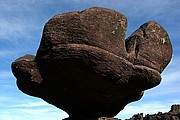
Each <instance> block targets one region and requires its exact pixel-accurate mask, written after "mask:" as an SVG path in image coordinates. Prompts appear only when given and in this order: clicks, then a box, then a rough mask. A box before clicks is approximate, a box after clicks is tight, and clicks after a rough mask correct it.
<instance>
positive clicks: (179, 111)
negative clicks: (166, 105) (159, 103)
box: [126, 104, 180, 120]
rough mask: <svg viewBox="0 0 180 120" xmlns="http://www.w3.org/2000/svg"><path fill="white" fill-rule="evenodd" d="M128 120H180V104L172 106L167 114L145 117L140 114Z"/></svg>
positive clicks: (160, 113) (159, 113)
mask: <svg viewBox="0 0 180 120" xmlns="http://www.w3.org/2000/svg"><path fill="white" fill-rule="evenodd" d="M126 120H180V104H179V105H172V106H171V110H170V111H169V112H167V113H162V112H158V113H157V114H153V115H149V114H147V115H145V117H144V116H143V113H140V114H136V115H134V116H133V117H132V118H130V119H126Z"/></svg>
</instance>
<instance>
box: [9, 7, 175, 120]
mask: <svg viewBox="0 0 180 120" xmlns="http://www.w3.org/2000/svg"><path fill="white" fill-rule="evenodd" d="M126 28H127V20H126V17H125V16H124V15H123V14H121V13H119V12H116V11H113V10H110V9H105V8H99V7H93V8H90V9H87V10H84V11H82V12H79V11H75V12H69V13H64V14H60V15H56V16H55V17H53V18H52V19H50V20H49V21H48V22H47V23H46V25H45V27H44V31H43V36H42V40H41V44H40V47H39V49H38V51H37V55H36V56H32V55H25V56H24V57H21V58H19V59H17V60H16V61H15V62H13V63H12V71H13V74H14V75H15V77H16V78H17V85H18V87H19V89H20V90H21V91H23V92H24V93H26V94H28V95H32V96H36V97H40V98H42V99H44V100H45V101H47V102H48V103H50V104H53V105H55V106H56V107H58V108H60V109H62V110H64V111H66V112H67V113H68V114H69V115H70V117H69V118H68V119H69V120H76V119H78V120H80V119H85V118H86V119H87V118H98V117H113V116H115V115H116V114H117V113H118V112H119V111H121V110H122V109H123V108H124V106H125V105H126V104H128V103H129V102H132V101H136V100H139V99H140V98H141V97H142V95H143V91H144V90H146V89H150V88H152V87H154V86H157V85H158V84H159V83H160V81H161V76H160V73H161V72H162V71H163V70H164V68H165V67H166V66H167V64H168V63H169V61H170V60H171V57H172V46H171V43H170V40H169V37H168V34H167V33H166V31H165V30H164V29H163V28H162V27H161V26H160V25H159V24H158V23H156V22H154V21H149V22H147V23H145V24H143V25H142V26H141V27H140V28H139V29H138V30H136V31H135V32H134V33H133V34H132V35H131V36H130V37H129V38H127V40H125V36H126Z"/></svg>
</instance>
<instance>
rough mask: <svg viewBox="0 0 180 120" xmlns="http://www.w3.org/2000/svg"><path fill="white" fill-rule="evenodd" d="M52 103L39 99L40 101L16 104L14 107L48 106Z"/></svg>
mask: <svg viewBox="0 0 180 120" xmlns="http://www.w3.org/2000/svg"><path fill="white" fill-rule="evenodd" d="M49 105H50V104H48V103H47V102H45V101H39V102H31V103H25V104H19V105H14V106H13V107H45V106H46V107H47V106H49Z"/></svg>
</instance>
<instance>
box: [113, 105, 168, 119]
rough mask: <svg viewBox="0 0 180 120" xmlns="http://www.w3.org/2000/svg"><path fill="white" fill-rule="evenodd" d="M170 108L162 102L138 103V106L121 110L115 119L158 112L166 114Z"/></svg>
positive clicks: (129, 106) (128, 106)
mask: <svg viewBox="0 0 180 120" xmlns="http://www.w3.org/2000/svg"><path fill="white" fill-rule="evenodd" d="M169 110H170V106H167V105H165V104H164V103H162V102H151V103H139V104H133V103H131V104H129V105H127V106H126V107H125V108H124V110H122V111H121V112H120V113H119V114H118V115H117V117H118V118H121V119H125V118H130V117H132V116H133V115H134V114H137V113H143V114H144V115H145V114H155V113H158V112H168V111H169Z"/></svg>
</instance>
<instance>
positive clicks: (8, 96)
mask: <svg viewBox="0 0 180 120" xmlns="http://www.w3.org/2000/svg"><path fill="white" fill-rule="evenodd" d="M92 6H100V7H105V8H110V9H114V10H116V11H119V12H121V13H123V14H124V15H126V17H127V19H128V29H127V36H129V35H130V34H131V33H132V32H133V31H135V30H136V29H138V28H139V26H140V25H142V24H143V23H145V22H147V21H149V20H155V21H157V22H158V23H159V24H161V25H162V26H163V27H164V28H165V29H166V30H167V32H168V34H169V36H170V39H171V42H172V45H173V51H174V52H173V59H172V61H171V63H170V64H169V66H168V67H167V68H166V69H165V71H164V72H163V73H162V78H163V80H162V82H161V84H160V85H159V86H157V87H155V88H153V89H150V90H147V91H146V92H145V94H144V96H143V98H142V99H141V100H139V101H137V102H133V103H130V104H128V105H127V106H126V107H125V108H124V110H123V111H121V112H120V113H119V114H118V115H117V116H116V117H118V118H121V119H124V118H129V117H131V116H132V115H133V114H135V113H139V112H144V113H145V114H147V113H149V114H153V113H156V112H158V111H162V112H167V111H169V109H170V106H171V105H172V104H180V87H179V86H180V42H179V41H178V39H179V38H180V23H179V22H180V7H179V6H180V0H0V60H1V62H0V120H60V119H62V118H65V117H67V116H68V115H67V114H66V113H65V112H63V111H61V110H60V109H58V108H56V107H54V106H52V105H49V104H47V103H46V102H44V101H43V100H41V99H39V98H35V97H31V96H28V95H25V94H23V93H22V92H21V91H19V90H18V88H17V87H16V79H15V78H14V77H13V75H12V73H11V69H10V65H11V63H12V62H13V61H14V60H15V59H16V58H18V57H21V56H23V55H25V54H27V53H28V54H33V55H35V54H36V51H37V49H38V47H39V43H40V40H41V35H42V30H43V27H44V24H45V23H46V22H47V21H48V20H49V19H50V18H52V17H53V16H54V15H56V14H59V13H64V12H69V11H75V10H80V11H81V10H84V9H87V8H89V7H92Z"/></svg>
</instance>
